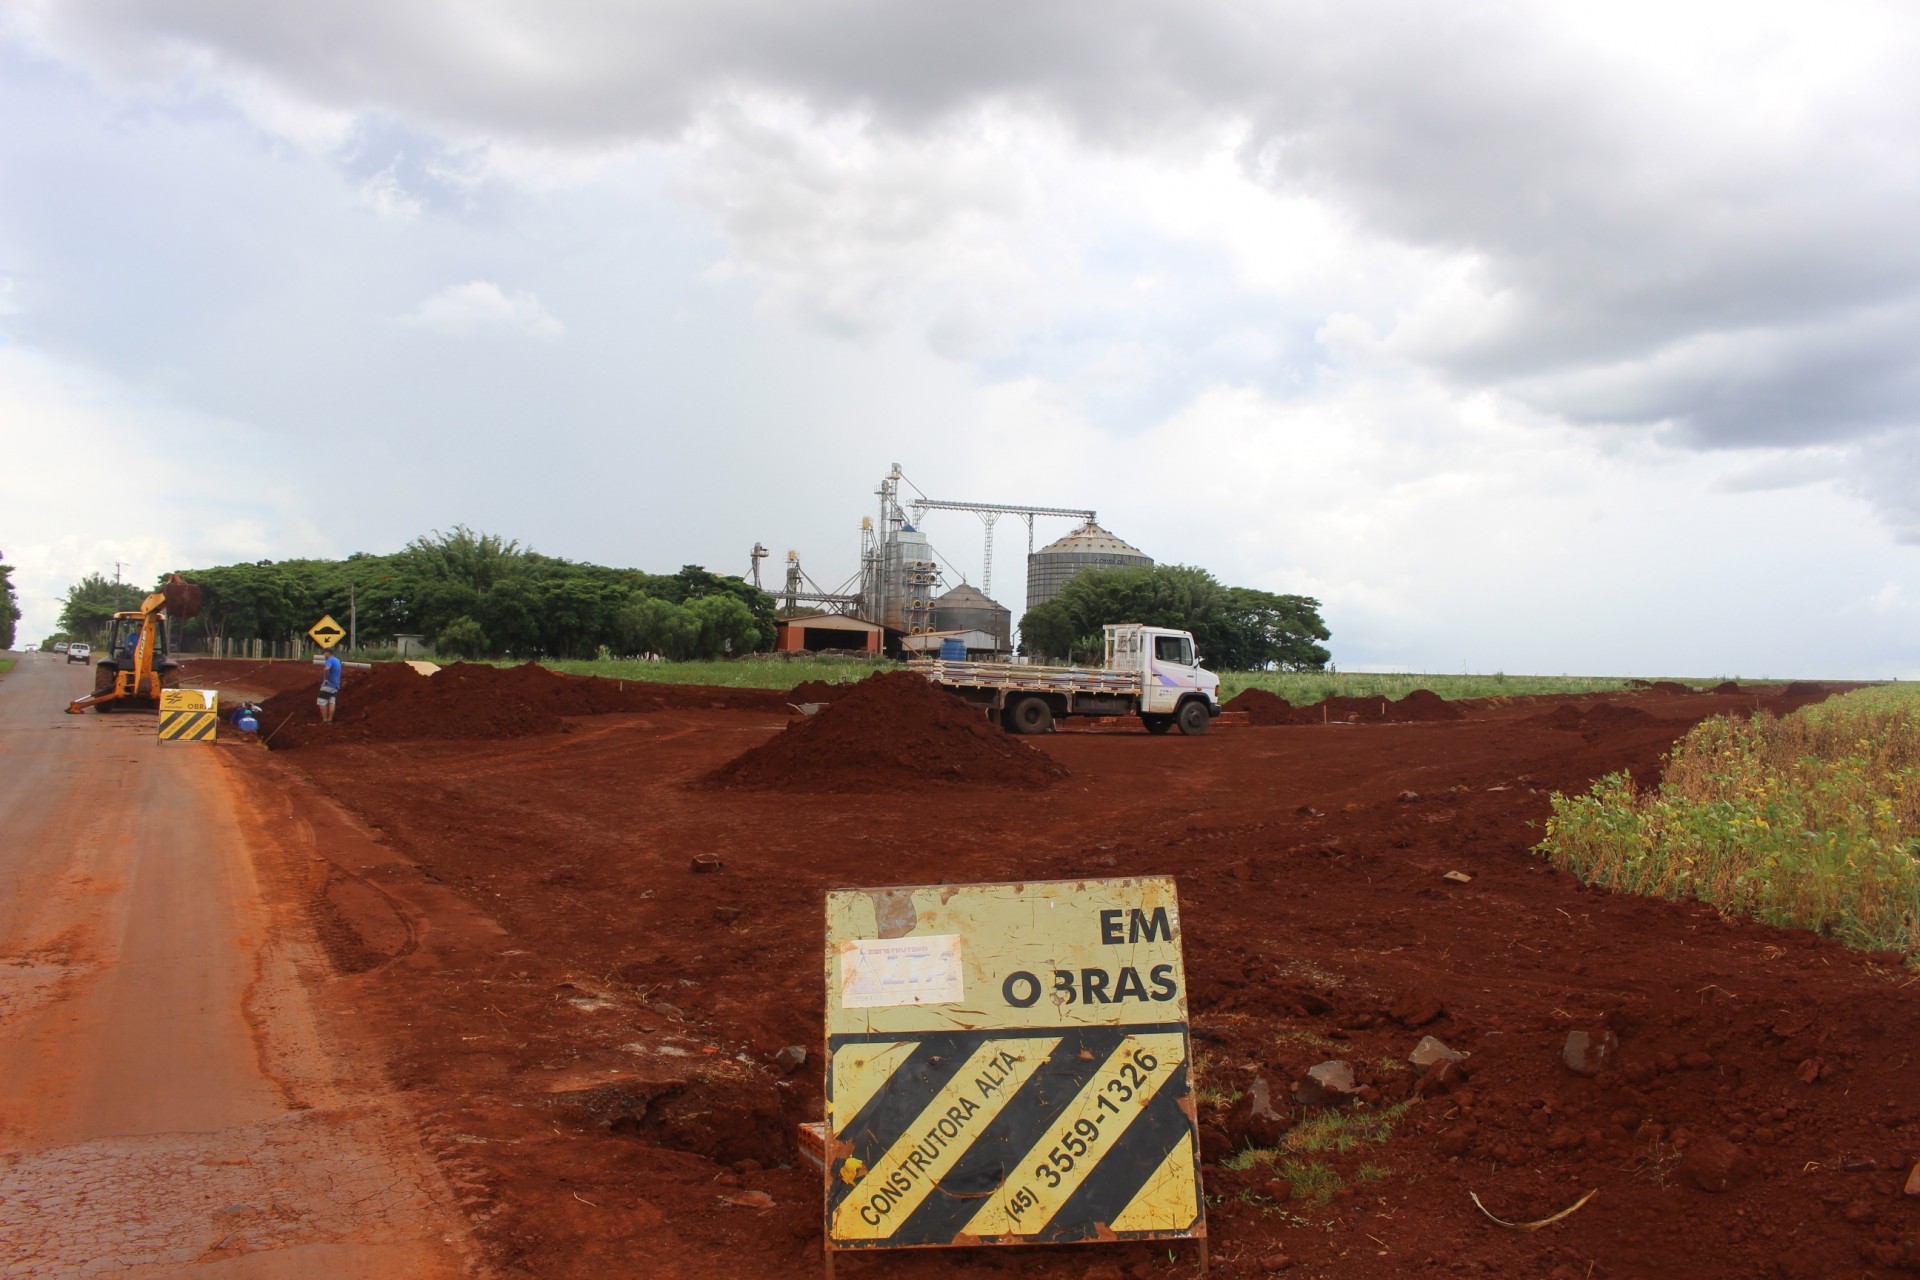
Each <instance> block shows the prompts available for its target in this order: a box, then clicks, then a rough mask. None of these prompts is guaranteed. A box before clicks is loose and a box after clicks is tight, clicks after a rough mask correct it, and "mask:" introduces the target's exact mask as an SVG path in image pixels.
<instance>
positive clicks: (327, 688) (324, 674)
mask: <svg viewBox="0 0 1920 1280" xmlns="http://www.w3.org/2000/svg"><path fill="white" fill-rule="evenodd" d="M341 670H342V668H341V666H340V655H339V654H337V653H335V652H333V650H331V649H329V650H327V660H326V662H325V664H324V665H323V666H322V667H321V670H320V723H321V724H332V723H333V708H334V705H335V701H336V699H338V698H339V696H340V676H341Z"/></svg>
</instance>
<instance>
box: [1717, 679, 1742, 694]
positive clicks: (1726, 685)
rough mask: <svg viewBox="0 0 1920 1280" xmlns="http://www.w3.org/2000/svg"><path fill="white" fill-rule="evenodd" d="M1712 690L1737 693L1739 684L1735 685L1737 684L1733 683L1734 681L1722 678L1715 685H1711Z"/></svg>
mask: <svg viewBox="0 0 1920 1280" xmlns="http://www.w3.org/2000/svg"><path fill="white" fill-rule="evenodd" d="M1712 692H1714V693H1739V692H1740V686H1739V685H1737V684H1735V683H1734V682H1733V681H1731V680H1722V681H1721V682H1720V683H1719V684H1717V685H1715V686H1713V689H1712Z"/></svg>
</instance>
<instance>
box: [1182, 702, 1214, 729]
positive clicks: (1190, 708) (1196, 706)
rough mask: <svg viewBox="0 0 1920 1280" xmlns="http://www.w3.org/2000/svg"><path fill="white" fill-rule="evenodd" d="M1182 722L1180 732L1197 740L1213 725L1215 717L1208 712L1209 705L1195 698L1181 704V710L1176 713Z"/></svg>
mask: <svg viewBox="0 0 1920 1280" xmlns="http://www.w3.org/2000/svg"><path fill="white" fill-rule="evenodd" d="M1174 715H1175V717H1176V718H1177V719H1178V720H1179V722H1180V732H1182V733H1184V734H1186V735H1187V736H1188V737H1189V738H1196V737H1198V736H1200V735H1201V734H1203V733H1205V732H1206V731H1207V726H1208V725H1210V724H1212V723H1213V715H1212V713H1211V712H1209V711H1208V710H1207V704H1206V703H1204V702H1202V701H1200V699H1198V698H1194V699H1192V700H1191V701H1188V702H1183V703H1181V704H1180V710H1179V711H1177V712H1175V713H1174Z"/></svg>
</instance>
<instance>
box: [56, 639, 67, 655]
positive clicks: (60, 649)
mask: <svg viewBox="0 0 1920 1280" xmlns="http://www.w3.org/2000/svg"><path fill="white" fill-rule="evenodd" d="M53 651H54V652H55V653H65V652H66V651H67V642H66V641H65V640H56V641H55V642H54V645H53Z"/></svg>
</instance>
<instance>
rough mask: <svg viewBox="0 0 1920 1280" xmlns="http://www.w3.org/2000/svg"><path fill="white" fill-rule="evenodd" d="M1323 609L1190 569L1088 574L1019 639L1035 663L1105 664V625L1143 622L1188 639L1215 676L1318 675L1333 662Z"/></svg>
mask: <svg viewBox="0 0 1920 1280" xmlns="http://www.w3.org/2000/svg"><path fill="white" fill-rule="evenodd" d="M1319 607H1320V602H1319V601H1317V600H1314V599H1312V598H1311V597H1309V596H1292V595H1276V594H1274V593H1272V592H1267V591H1257V590H1254V589H1253V588H1250V587H1226V586H1222V585H1221V584H1220V582H1219V580H1218V579H1216V578H1215V577H1214V576H1213V575H1212V574H1210V573H1208V572H1207V571H1206V570H1204V569H1197V568H1194V567H1193V566H1191V565H1155V566H1152V567H1150V568H1149V567H1140V568H1125V569H1089V570H1087V571H1086V572H1084V573H1081V574H1079V575H1077V576H1076V577H1074V578H1073V579H1072V580H1071V581H1069V582H1068V583H1067V585H1066V587H1065V588H1064V589H1062V591H1061V592H1060V594H1059V595H1058V596H1056V597H1054V599H1052V600H1050V601H1047V602H1046V603H1045V604H1041V605H1036V606H1034V607H1033V608H1032V609H1029V610H1028V611H1027V614H1026V616H1025V617H1024V618H1022V619H1021V621H1020V635H1021V643H1022V646H1023V647H1024V648H1025V649H1026V650H1027V652H1029V653H1031V654H1034V655H1036V656H1041V657H1052V658H1068V659H1071V660H1073V661H1077V662H1090V661H1096V660H1098V659H1099V658H1100V657H1101V656H1102V652H1103V650H1104V648H1105V636H1104V628H1105V627H1106V626H1107V625H1108V624H1110V623H1116V622H1140V623H1145V624H1146V625H1148V626H1154V627H1173V628H1177V629H1179V630H1182V631H1191V632H1192V633H1193V636H1194V642H1195V644H1196V645H1197V646H1198V648H1199V651H1200V654H1201V656H1202V657H1203V658H1204V659H1205V661H1206V662H1207V663H1208V665H1209V666H1211V667H1213V668H1215V669H1216V670H1221V671H1248V670H1259V669H1264V668H1267V667H1275V666H1278V667H1283V668H1286V669H1289V670H1298V671H1318V670H1323V669H1324V668H1325V667H1326V664H1327V662H1328V660H1329V659H1330V658H1331V657H1332V654H1331V653H1329V652H1328V651H1327V649H1325V648H1324V647H1322V646H1321V645H1320V644H1318V643H1317V642H1318V641H1321V640H1325V639H1327V638H1328V631H1327V628H1326V624H1325V623H1324V622H1322V621H1321V619H1320V614H1319Z"/></svg>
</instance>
